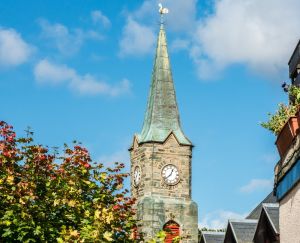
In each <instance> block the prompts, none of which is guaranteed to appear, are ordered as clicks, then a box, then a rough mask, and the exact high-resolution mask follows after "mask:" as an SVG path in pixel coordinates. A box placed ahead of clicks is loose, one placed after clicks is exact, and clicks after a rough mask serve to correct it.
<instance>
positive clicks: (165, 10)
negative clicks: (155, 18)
mask: <svg viewBox="0 0 300 243" xmlns="http://www.w3.org/2000/svg"><path fill="white" fill-rule="evenodd" d="M158 7H159V10H158V12H159V13H160V23H161V24H163V23H164V14H167V13H169V9H168V8H164V7H163V6H162V4H161V3H159V4H158Z"/></svg>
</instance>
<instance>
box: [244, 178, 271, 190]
mask: <svg viewBox="0 0 300 243" xmlns="http://www.w3.org/2000/svg"><path fill="white" fill-rule="evenodd" d="M272 187H273V180H267V179H252V180H251V181H250V182H249V183H248V184H247V185H245V186H242V187H241V188H240V191H241V192H243V193H251V192H254V191H257V190H263V191H270V190H272Z"/></svg>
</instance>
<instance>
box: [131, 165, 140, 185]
mask: <svg viewBox="0 0 300 243" xmlns="http://www.w3.org/2000/svg"><path fill="white" fill-rule="evenodd" d="M140 181H141V168H140V167H139V166H136V167H135V168H134V171H133V182H134V185H135V186H138V185H139V183H140Z"/></svg>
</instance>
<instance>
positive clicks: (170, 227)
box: [163, 220, 180, 243]
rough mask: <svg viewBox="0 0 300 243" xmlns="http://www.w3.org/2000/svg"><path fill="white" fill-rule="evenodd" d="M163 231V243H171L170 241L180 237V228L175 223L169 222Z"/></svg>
mask: <svg viewBox="0 0 300 243" xmlns="http://www.w3.org/2000/svg"><path fill="white" fill-rule="evenodd" d="M163 230H164V231H165V232H166V233H167V236H166V239H165V243H172V240H173V239H174V238H175V237H177V236H179V235H180V227H179V224H177V223H176V222H175V221H173V220H170V221H168V222H167V223H166V224H165V225H164V228H163Z"/></svg>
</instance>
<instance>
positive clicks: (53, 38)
mask: <svg viewBox="0 0 300 243" xmlns="http://www.w3.org/2000/svg"><path fill="white" fill-rule="evenodd" d="M38 23H39V25H40V27H41V29H42V34H41V36H42V38H44V39H47V40H49V41H50V42H51V43H52V44H53V45H54V47H55V48H57V49H58V50H59V51H60V52H61V53H62V54H64V55H67V56H69V55H72V54H74V53H76V52H77V51H78V50H79V49H80V48H81V46H82V45H83V43H84V41H86V40H102V39H103V36H102V35H101V34H100V33H99V32H97V31H94V30H82V29H80V28H76V29H72V30H69V28H67V27H66V26H64V25H63V24H60V23H55V24H51V23H49V22H48V21H47V20H45V19H40V20H39V21H38Z"/></svg>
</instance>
